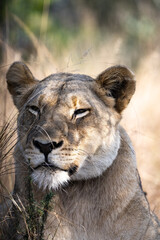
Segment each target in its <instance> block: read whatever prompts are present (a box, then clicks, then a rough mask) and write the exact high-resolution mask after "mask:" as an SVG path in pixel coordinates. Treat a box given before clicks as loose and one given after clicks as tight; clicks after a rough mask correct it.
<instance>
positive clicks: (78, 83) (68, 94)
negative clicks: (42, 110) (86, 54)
mask: <svg viewBox="0 0 160 240" xmlns="http://www.w3.org/2000/svg"><path fill="white" fill-rule="evenodd" d="M93 82H94V79H92V78H91V77H89V76H87V75H80V74H65V73H60V74H53V75H50V76H48V77H47V78H45V79H44V80H42V81H40V82H39V83H38V85H37V86H36V87H35V90H34V92H33V94H32V96H31V97H30V100H35V99H37V98H39V102H40V104H42V103H43V102H46V101H47V102H48V103H50V104H55V103H56V102H57V101H60V100H63V101H65V102H66V101H67V99H70V100H71V102H72V105H74V106H76V105H77V104H78V102H79V98H83V96H85V99H87V96H89V95H90V94H93V92H92V91H91V89H92V86H93Z"/></svg>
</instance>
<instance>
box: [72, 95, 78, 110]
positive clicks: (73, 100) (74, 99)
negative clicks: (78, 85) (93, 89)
mask: <svg viewBox="0 0 160 240" xmlns="http://www.w3.org/2000/svg"><path fill="white" fill-rule="evenodd" d="M72 102H73V106H74V107H76V106H77V97H76V96H72Z"/></svg>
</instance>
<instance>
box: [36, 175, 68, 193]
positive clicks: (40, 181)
mask: <svg viewBox="0 0 160 240" xmlns="http://www.w3.org/2000/svg"><path fill="white" fill-rule="evenodd" d="M31 176H32V179H33V182H35V183H36V184H37V185H38V186H39V188H43V189H46V188H48V189H54V190H56V189H58V188H59V187H61V186H62V185H66V184H67V183H68V181H69V180H70V177H69V176H68V173H67V172H64V171H56V172H49V171H47V170H46V171H45V170H36V171H34V172H33V173H32V175H31Z"/></svg>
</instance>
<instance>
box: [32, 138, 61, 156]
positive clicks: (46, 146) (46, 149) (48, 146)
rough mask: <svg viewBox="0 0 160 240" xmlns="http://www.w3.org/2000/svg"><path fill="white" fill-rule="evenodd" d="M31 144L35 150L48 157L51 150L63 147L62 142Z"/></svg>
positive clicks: (34, 141)
mask: <svg viewBox="0 0 160 240" xmlns="http://www.w3.org/2000/svg"><path fill="white" fill-rule="evenodd" d="M33 144H34V146H35V147H36V148H38V149H39V150H40V152H41V153H43V154H44V155H45V156H46V155H48V154H49V153H50V152H51V151H52V150H53V149H56V148H60V147H61V146H62V145H63V141H60V142H58V143H57V142H49V143H41V142H39V141H37V140H33Z"/></svg>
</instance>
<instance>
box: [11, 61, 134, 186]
mask: <svg viewBox="0 0 160 240" xmlns="http://www.w3.org/2000/svg"><path fill="white" fill-rule="evenodd" d="M7 83H8V89H9V91H10V93H11V94H12V97H13V101H14V103H15V105H16V106H17V108H18V110H19V116H18V136H19V143H18V146H19V149H21V151H22V152H23V155H24V158H25V160H24V161H25V162H24V164H26V163H27V164H29V165H30V167H31V169H32V178H33V181H34V182H35V183H37V184H38V185H39V187H43V188H53V189H56V188H58V187H59V186H61V185H63V184H65V183H67V182H68V181H70V180H81V179H89V178H94V177H97V176H99V175H101V174H102V173H103V172H104V171H105V170H106V169H107V168H108V167H109V166H111V164H112V163H113V161H114V159H115V158H116V155H117V152H118V149H119V144H120V137H119V132H118V123H119V121H120V119H121V112H122V110H123V109H124V108H125V107H126V106H127V104H128V103H129V101H130V99H131V97H132V95H133V93H134V91H135V81H134V75H133V73H132V72H131V71H129V70H128V69H127V68H126V67H124V66H114V67H111V68H108V69H106V70H105V71H104V72H102V73H101V74H100V75H99V76H98V77H97V78H96V79H93V78H91V77H89V76H86V75H80V74H70V73H58V74H53V75H50V76H48V77H47V78H45V79H43V80H42V81H38V80H36V79H35V78H34V77H33V75H32V73H31V72H30V70H29V69H28V67H27V66H26V65H25V64H23V63H21V62H15V63H13V64H12V65H11V67H10V69H9V70H8V73H7Z"/></svg>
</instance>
